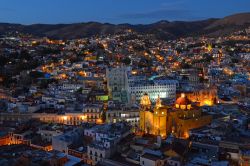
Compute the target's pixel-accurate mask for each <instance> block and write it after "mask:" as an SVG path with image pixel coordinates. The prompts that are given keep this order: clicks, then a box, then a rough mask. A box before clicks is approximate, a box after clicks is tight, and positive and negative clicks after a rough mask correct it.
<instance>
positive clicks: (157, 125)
mask: <svg viewBox="0 0 250 166" xmlns="http://www.w3.org/2000/svg"><path fill="white" fill-rule="evenodd" d="M140 105H141V111H140V130H141V131H142V132H144V133H148V134H153V135H160V136H162V137H166V135H167V133H166V132H167V128H166V127H167V125H166V122H167V109H166V108H164V107H163V106H162V105H161V101H160V98H158V99H157V104H156V107H155V108H154V109H152V107H151V101H150V98H149V96H148V94H146V93H145V94H144V96H143V97H142V98H141V102H140Z"/></svg>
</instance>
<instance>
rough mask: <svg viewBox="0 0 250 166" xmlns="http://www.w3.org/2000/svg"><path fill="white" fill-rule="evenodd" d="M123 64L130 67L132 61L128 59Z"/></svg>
mask: <svg viewBox="0 0 250 166" xmlns="http://www.w3.org/2000/svg"><path fill="white" fill-rule="evenodd" d="M122 62H123V63H124V64H125V65H130V64H131V59H130V58H129V57H126V58H124V59H123V60H122Z"/></svg>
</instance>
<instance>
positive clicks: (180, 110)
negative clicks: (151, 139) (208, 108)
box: [140, 94, 212, 138]
mask: <svg viewBox="0 0 250 166" xmlns="http://www.w3.org/2000/svg"><path fill="white" fill-rule="evenodd" d="M140 104H141V110H140V130H141V131H142V132H143V133H149V134H153V135H161V136H162V137H166V136H167V135H168V134H170V133H172V134H174V135H175V136H176V137H180V138H188V137H189V130H190V129H194V128H199V127H202V126H205V125H207V124H209V123H210V122H211V120H212V117H211V116H210V115H204V114H203V113H202V112H201V110H200V109H199V107H195V106H193V105H192V103H191V101H190V100H188V98H187V97H186V96H185V94H182V95H181V97H179V98H178V99H177V100H176V102H175V104H174V105H173V106H170V107H169V106H163V105H162V104H161V101H160V98H158V99H157V101H156V105H155V107H154V108H152V106H151V101H150V98H149V96H148V95H147V94H144V96H143V97H142V98H141V103H140Z"/></svg>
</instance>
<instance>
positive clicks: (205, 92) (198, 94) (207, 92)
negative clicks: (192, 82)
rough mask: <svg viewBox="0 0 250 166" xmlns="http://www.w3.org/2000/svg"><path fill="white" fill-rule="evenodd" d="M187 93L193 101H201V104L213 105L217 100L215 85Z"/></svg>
mask: <svg viewBox="0 0 250 166" xmlns="http://www.w3.org/2000/svg"><path fill="white" fill-rule="evenodd" d="M186 95H187V98H188V99H189V100H190V101H191V102H196V103H199V106H204V105H207V106H212V105H214V104H215V103H216V101H217V89H216V88H213V87H211V88H208V89H202V90H198V91H194V92H192V93H187V94H186Z"/></svg>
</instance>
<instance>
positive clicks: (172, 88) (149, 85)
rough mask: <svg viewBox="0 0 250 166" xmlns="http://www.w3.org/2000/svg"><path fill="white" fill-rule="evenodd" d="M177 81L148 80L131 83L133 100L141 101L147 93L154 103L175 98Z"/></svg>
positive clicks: (130, 90)
mask: <svg viewBox="0 0 250 166" xmlns="http://www.w3.org/2000/svg"><path fill="white" fill-rule="evenodd" d="M176 86H177V81H175V80H146V81H135V82H130V83H129V87H128V89H129V94H130V95H131V98H135V100H137V101H139V100H140V99H141V97H142V96H143V95H144V94H145V93H147V94H148V96H149V97H150V98H151V100H152V101H153V102H155V101H156V100H157V98H158V96H160V98H175V94H176Z"/></svg>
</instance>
